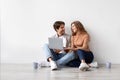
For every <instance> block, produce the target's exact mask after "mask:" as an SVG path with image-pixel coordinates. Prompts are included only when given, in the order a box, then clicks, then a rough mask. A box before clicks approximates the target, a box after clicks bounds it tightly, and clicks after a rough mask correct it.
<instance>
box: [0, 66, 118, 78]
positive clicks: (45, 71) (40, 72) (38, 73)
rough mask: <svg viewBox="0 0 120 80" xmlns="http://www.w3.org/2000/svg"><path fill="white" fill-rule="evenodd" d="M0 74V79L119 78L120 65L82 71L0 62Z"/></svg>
mask: <svg viewBox="0 0 120 80" xmlns="http://www.w3.org/2000/svg"><path fill="white" fill-rule="evenodd" d="M0 75H1V79H0V80H120V65H112V68H111V69H107V68H106V67H105V65H102V66H101V67H99V68H98V69H95V68H92V69H91V70H90V71H86V72H82V71H80V70H79V69H78V68H70V67H66V68H62V69H60V70H57V71H51V70H50V68H49V67H45V68H39V69H37V70H34V69H33V67H32V65H20V64H19V65H15V64H13V65H12V64H2V65H1V74H0Z"/></svg>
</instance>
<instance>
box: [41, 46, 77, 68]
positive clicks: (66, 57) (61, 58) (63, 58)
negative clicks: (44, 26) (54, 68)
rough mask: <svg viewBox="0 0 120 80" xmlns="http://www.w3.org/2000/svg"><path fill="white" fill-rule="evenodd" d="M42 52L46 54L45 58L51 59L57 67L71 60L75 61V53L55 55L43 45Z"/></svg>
mask: <svg viewBox="0 0 120 80" xmlns="http://www.w3.org/2000/svg"><path fill="white" fill-rule="evenodd" d="M43 50H44V52H45V54H46V58H47V60H48V58H50V57H51V58H52V59H53V60H54V61H55V62H56V63H57V65H58V66H64V65H66V64H67V63H68V62H70V61H71V60H73V59H75V53H74V52H68V53H59V54H58V53H55V52H54V51H53V49H50V48H49V47H48V44H44V46H43Z"/></svg>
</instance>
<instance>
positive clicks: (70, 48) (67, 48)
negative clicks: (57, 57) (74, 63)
mask: <svg viewBox="0 0 120 80" xmlns="http://www.w3.org/2000/svg"><path fill="white" fill-rule="evenodd" d="M73 38H74V37H73V36H71V38H70V47H66V48H64V50H69V51H75V50H77V48H74V42H73V41H74V39H73Z"/></svg>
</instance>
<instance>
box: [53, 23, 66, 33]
mask: <svg viewBox="0 0 120 80" xmlns="http://www.w3.org/2000/svg"><path fill="white" fill-rule="evenodd" d="M62 24H63V25H65V23H64V22H63V21H56V22H55V23H54V24H53V27H54V29H55V31H56V30H57V29H59V28H60V26H61V25H62Z"/></svg>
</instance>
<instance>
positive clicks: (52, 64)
mask: <svg viewBox="0 0 120 80" xmlns="http://www.w3.org/2000/svg"><path fill="white" fill-rule="evenodd" d="M50 66H51V70H57V64H56V63H55V61H50Z"/></svg>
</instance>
